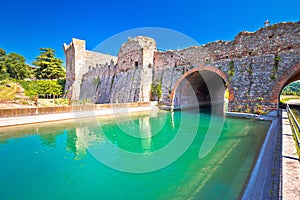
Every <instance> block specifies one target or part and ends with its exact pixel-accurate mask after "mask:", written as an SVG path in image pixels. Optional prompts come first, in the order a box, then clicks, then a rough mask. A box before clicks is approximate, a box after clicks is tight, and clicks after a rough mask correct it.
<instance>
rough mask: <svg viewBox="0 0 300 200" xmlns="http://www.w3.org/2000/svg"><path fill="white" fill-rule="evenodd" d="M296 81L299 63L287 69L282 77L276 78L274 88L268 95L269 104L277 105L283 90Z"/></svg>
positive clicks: (299, 70)
mask: <svg viewBox="0 0 300 200" xmlns="http://www.w3.org/2000/svg"><path fill="white" fill-rule="evenodd" d="M297 80H300V63H298V64H296V65H294V66H293V67H291V68H289V69H288V70H287V71H286V72H285V73H284V74H283V75H282V76H280V77H278V81H277V82H276V83H277V84H276V85H275V86H274V88H273V90H272V92H271V95H270V98H271V102H272V103H276V104H278V103H279V98H280V93H281V91H282V90H283V88H284V87H285V86H287V85H288V84H290V83H292V82H294V81H297Z"/></svg>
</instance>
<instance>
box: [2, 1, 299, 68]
mask: <svg viewBox="0 0 300 200" xmlns="http://www.w3.org/2000/svg"><path fill="white" fill-rule="evenodd" d="M299 10H300V1H299V0H285V1H279V0H274V1H272V0H269V1H263V0H252V1H224V0H223V1H218V0H211V1H196V0H195V1H191V0H184V1H177V0H172V1H168V0H166V1H164V0H160V1H155V0H152V1H142V0H140V1H136V0H126V1H125V0H122V1H114V0H110V1H90V0H84V1H83V0H80V1H77V0H72V1H63V0H60V1H58V0H43V1H41V0H24V1H21V0H17V1H16V0H6V1H3V0H1V1H0V13H1V26H0V48H3V49H5V50H6V51H7V53H9V52H17V53H19V54H21V55H23V56H24V57H25V58H26V61H27V63H28V64H31V62H32V61H34V58H35V57H36V56H38V54H39V50H38V49H39V48H40V47H50V48H53V49H55V50H56V55H57V57H59V58H61V59H63V60H65V57H64V53H63V49H62V45H63V43H67V44H68V43H70V41H71V39H72V38H73V37H75V38H79V39H84V40H86V42H87V49H90V50H92V49H94V48H95V47H96V46H97V45H98V44H99V43H100V42H102V41H104V40H105V39H107V38H109V37H111V36H113V35H115V34H118V33H120V32H123V31H126V30H129V29H134V28H140V27H161V28H167V29H172V30H175V31H178V32H181V33H183V34H186V35H187V36H189V37H191V38H193V39H194V40H196V41H197V42H198V43H199V44H205V43H208V42H211V41H215V40H232V39H234V37H235V36H236V35H237V34H238V32H240V31H244V30H247V31H256V30H257V29H259V28H261V27H262V26H263V23H264V21H265V20H266V19H269V21H270V22H271V24H274V23H278V22H283V21H293V22H296V21H299V20H300V11H299ZM179 46H180V45H179ZM158 47H159V48H163V49H169V48H177V47H178V44H176V43H175V42H174V47H173V46H172V45H171V46H168V45H167V46H160V44H158ZM108 52H109V51H108ZM112 54H113V53H112Z"/></svg>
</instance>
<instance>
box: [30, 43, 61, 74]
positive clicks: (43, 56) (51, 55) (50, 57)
mask: <svg viewBox="0 0 300 200" xmlns="http://www.w3.org/2000/svg"><path fill="white" fill-rule="evenodd" d="M39 50H40V55H39V56H38V57H36V58H35V62H33V63H32V64H34V65H35V66H37V67H38V68H37V69H36V71H35V73H36V74H35V76H36V78H38V79H60V78H65V77H66V72H65V69H64V67H63V66H62V64H63V61H62V60H61V59H59V58H56V57H55V50H53V49H51V48H40V49H39Z"/></svg>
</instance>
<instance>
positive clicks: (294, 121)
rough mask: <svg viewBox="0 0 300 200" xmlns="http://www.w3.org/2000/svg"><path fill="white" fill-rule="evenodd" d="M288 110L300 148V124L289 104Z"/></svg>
mask: <svg viewBox="0 0 300 200" xmlns="http://www.w3.org/2000/svg"><path fill="white" fill-rule="evenodd" d="M286 110H287V114H288V117H289V120H290V123H291V126H292V129H293V133H294V136H295V139H296V143H297V145H298V148H300V139H299V135H298V134H299V133H300V125H299V123H298V121H297V119H296V117H295V115H294V113H293V111H292V110H291V109H290V106H289V104H287V105H286Z"/></svg>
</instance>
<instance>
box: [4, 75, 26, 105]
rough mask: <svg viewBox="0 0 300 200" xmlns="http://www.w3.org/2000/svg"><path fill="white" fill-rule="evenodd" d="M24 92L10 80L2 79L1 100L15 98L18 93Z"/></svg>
mask: <svg viewBox="0 0 300 200" xmlns="http://www.w3.org/2000/svg"><path fill="white" fill-rule="evenodd" d="M21 92H22V88H21V87H20V86H19V85H17V84H16V83H13V82H11V81H8V80H3V81H0V100H1V101H2V100H14V99H15V98H16V95H17V94H19V93H21Z"/></svg>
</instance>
